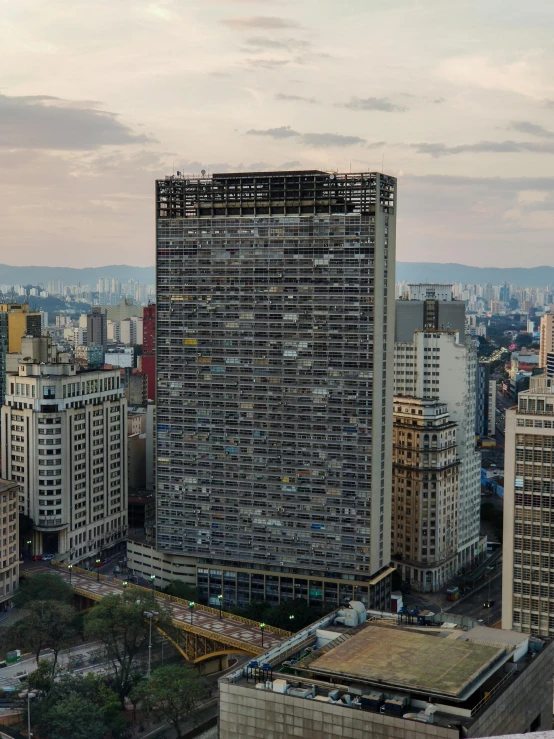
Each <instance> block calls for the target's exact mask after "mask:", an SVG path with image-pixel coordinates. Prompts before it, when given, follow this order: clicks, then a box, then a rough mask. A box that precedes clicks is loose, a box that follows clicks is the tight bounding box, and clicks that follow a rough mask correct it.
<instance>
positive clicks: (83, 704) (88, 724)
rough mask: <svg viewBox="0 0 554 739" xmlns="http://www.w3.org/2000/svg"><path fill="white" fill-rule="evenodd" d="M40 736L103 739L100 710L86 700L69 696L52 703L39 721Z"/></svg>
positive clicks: (103, 731) (103, 732) (103, 730)
mask: <svg viewBox="0 0 554 739" xmlns="http://www.w3.org/2000/svg"><path fill="white" fill-rule="evenodd" d="M39 731H40V734H41V736H44V737H48V739H103V738H104V736H105V735H106V724H105V723H104V716H103V714H102V709H101V708H100V707H99V706H97V705H95V704H94V703H93V702H92V701H91V700H89V699H88V698H84V697H83V696H80V695H76V694H71V695H68V696H65V697H63V698H61V700H59V701H56V702H54V703H53V704H52V705H51V706H49V707H48V709H47V710H45V711H44V713H43V714H42V716H41V717H40V719H39Z"/></svg>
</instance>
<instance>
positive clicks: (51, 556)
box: [42, 554, 55, 562]
mask: <svg viewBox="0 0 554 739" xmlns="http://www.w3.org/2000/svg"><path fill="white" fill-rule="evenodd" d="M54 557H55V555H54V554H45V555H43V557H42V561H43V562H50V560H52V559H54Z"/></svg>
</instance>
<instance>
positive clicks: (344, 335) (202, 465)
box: [156, 171, 396, 607]
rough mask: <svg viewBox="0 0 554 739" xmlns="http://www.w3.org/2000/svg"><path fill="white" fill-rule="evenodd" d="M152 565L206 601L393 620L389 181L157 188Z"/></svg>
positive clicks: (328, 179) (228, 180) (221, 179)
mask: <svg viewBox="0 0 554 739" xmlns="http://www.w3.org/2000/svg"><path fill="white" fill-rule="evenodd" d="M156 198H157V202H156V211H157V336H156V362H157V547H158V549H159V550H162V551H166V552H168V553H172V554H174V553H183V554H186V555H189V556H190V555H192V556H195V557H197V558H198V570H197V574H198V585H199V588H200V592H201V594H202V597H203V598H205V599H207V600H208V602H211V603H217V596H218V595H220V594H223V596H224V600H225V603H239V604H246V603H248V602H249V601H250V600H252V599H255V598H264V599H266V600H269V601H270V602H272V603H277V602H279V600H281V599H288V598H293V597H299V596H302V597H305V598H307V599H308V600H309V601H310V602H311V603H316V604H317V603H322V602H327V603H329V604H333V605H336V604H337V603H339V602H341V601H344V600H345V599H346V598H351V597H355V598H356V599H358V600H362V601H364V602H366V603H367V604H368V605H371V606H375V607H381V606H387V607H388V594H389V589H390V573H391V568H390V567H389V564H390V517H391V497H390V496H391V494H390V490H391V446H392V444H391V442H392V390H393V387H392V374H391V368H392V361H393V342H394V334H393V319H394V267H395V230H396V180H395V179H394V178H392V177H387V176H385V175H382V174H375V173H373V174H330V173H327V172H321V171H303V172H253V173H239V174H214V175H212V176H211V177H202V178H193V179H189V178H181V177H177V178H175V177H167V178H166V179H164V180H159V181H158V182H157V186H156Z"/></svg>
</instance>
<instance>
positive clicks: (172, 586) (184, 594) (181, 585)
mask: <svg viewBox="0 0 554 739" xmlns="http://www.w3.org/2000/svg"><path fill="white" fill-rule="evenodd" d="M163 592H164V593H167V594H168V595H173V597H174V598H182V599H183V600H193V601H197V600H198V588H196V587H195V586H194V585H189V583H186V582H183V580H172V581H171V582H170V583H169V585H168V586H167V587H165V588H164V591H163Z"/></svg>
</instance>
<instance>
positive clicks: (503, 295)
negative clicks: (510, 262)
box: [499, 282, 510, 303]
mask: <svg viewBox="0 0 554 739" xmlns="http://www.w3.org/2000/svg"><path fill="white" fill-rule="evenodd" d="M499 300H500V302H501V303H509V302H510V286H509V285H508V283H507V282H505V283H504V284H503V285H502V286H501V287H500V295H499Z"/></svg>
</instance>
